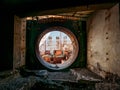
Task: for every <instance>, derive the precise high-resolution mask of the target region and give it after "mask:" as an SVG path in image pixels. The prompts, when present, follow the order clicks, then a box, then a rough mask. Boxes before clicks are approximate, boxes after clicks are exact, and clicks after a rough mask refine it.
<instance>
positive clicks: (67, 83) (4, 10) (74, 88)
mask: <svg viewBox="0 0 120 90" xmlns="http://www.w3.org/2000/svg"><path fill="white" fill-rule="evenodd" d="M119 8H120V3H119V0H66V1H65V0H52V1H50V0H42V1H41V0H1V1H0V10H1V13H0V30H1V33H0V40H1V47H0V51H1V57H0V90H8V89H10V90H34V89H40V88H42V89H48V90H50V89H53V90H62V89H63V90H64V89H65V90H80V88H81V90H102V89H103V90H119V89H120V70H119V65H120V59H119V58H120V55H119V53H120V51H119V50H120V9H119ZM57 26H58V27H64V28H67V29H69V30H70V32H72V33H73V34H74V35H75V37H76V41H77V42H78V47H79V50H78V54H77V55H76V53H75V52H72V55H73V56H72V55H70V56H71V57H70V59H68V60H72V59H71V58H72V57H74V56H75V55H76V57H75V60H74V62H72V64H70V65H69V66H68V67H66V68H64V69H61V70H59V69H58V70H54V69H50V68H48V67H46V66H45V65H43V64H42V63H41V62H40V60H43V62H45V63H46V61H45V60H48V59H51V57H49V58H48V57H47V59H45V60H44V59H43V58H41V57H40V59H39V58H38V57H37V55H36V51H35V50H36V42H37V39H38V36H40V37H42V33H44V31H45V30H47V29H48V28H51V27H57ZM51 31H52V30H51ZM53 31H57V30H53ZM58 31H61V30H58ZM63 31H64V30H63ZM67 35H68V36H70V35H69V33H67ZM53 36H54V35H53ZM60 39H61V38H60ZM46 41H47V40H46ZM68 41H69V40H68ZM71 41H72V43H74V39H73V38H71ZM56 42H57V37H56ZM62 43H63V42H62ZM59 45H63V44H59ZM66 45H69V44H66ZM75 45H76V44H75ZM38 46H39V45H38ZM39 47H40V46H39ZM45 47H46V46H45ZM51 50H53V49H49V50H47V49H45V52H44V53H46V51H48V52H49V53H50V52H51ZM55 50H56V49H54V51H55ZM72 50H73V51H74V50H76V48H75V46H74V45H73V47H72ZM38 52H40V50H38ZM48 52H47V54H48ZM63 52H65V51H63V50H62V53H63ZM58 53H60V52H58ZM40 54H41V52H40ZM63 54H64V53H63ZM44 55H46V54H44ZM63 58H64V59H65V58H66V57H65V56H64V57H62V56H61V57H54V54H53V55H52V59H51V60H60V66H62V64H61V61H62V60H63ZM47 63H48V62H47ZM68 63H69V62H68ZM63 64H64V63H63ZM50 65H51V66H52V65H53V66H54V67H55V68H59V67H58V66H59V65H58V64H56V63H55V64H53V63H52V64H51V63H48V66H49V67H51V66H50ZM58 88H59V89H58Z"/></svg>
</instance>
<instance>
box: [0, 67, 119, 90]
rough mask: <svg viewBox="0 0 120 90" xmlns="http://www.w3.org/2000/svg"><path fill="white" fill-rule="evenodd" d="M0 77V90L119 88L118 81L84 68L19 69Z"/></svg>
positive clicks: (101, 89) (102, 89)
mask: <svg viewBox="0 0 120 90" xmlns="http://www.w3.org/2000/svg"><path fill="white" fill-rule="evenodd" d="M3 76H4V77H3ZM7 76H9V77H7ZM0 79H1V80H0V90H38V89H44V90H46V89H47V90H51V89H52V90H120V84H119V83H116V82H114V83H113V82H107V81H106V80H104V79H103V78H101V77H100V76H98V75H96V74H95V73H93V72H91V71H89V70H87V69H85V68H84V69H80V68H76V69H70V70H69V71H65V72H63V71H55V72H51V71H47V70H36V71H31V70H21V71H20V73H16V74H13V75H12V73H10V72H9V73H8V72H7V74H2V73H1V74H0Z"/></svg>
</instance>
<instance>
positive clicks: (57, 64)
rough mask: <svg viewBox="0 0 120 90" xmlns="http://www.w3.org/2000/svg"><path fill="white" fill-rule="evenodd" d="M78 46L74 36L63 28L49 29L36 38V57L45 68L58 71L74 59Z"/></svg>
mask: <svg viewBox="0 0 120 90" xmlns="http://www.w3.org/2000/svg"><path fill="white" fill-rule="evenodd" d="M78 51H79V46H78V42H77V39H76V37H75V35H74V34H73V33H72V32H71V31H70V30H69V29H67V28H64V27H59V26H58V27H51V28H48V29H46V30H44V32H43V33H42V34H40V35H39V36H38V40H37V44H36V55H37V58H38V59H39V61H40V62H41V63H42V64H43V65H44V66H45V67H47V68H49V69H53V70H60V69H65V68H67V67H69V66H70V65H71V64H72V63H73V62H74V61H75V59H76V57H77V54H78Z"/></svg>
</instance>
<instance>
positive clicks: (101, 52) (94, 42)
mask: <svg viewBox="0 0 120 90" xmlns="http://www.w3.org/2000/svg"><path fill="white" fill-rule="evenodd" d="M87 35H88V37H87V42H88V43H87V67H88V68H89V69H90V70H91V71H93V72H95V73H97V74H99V75H101V76H102V77H105V76H106V74H107V73H108V72H109V73H113V74H118V75H119V76H120V69H119V67H120V22H119V4H117V5H115V6H114V7H112V8H110V9H106V10H100V11H97V12H95V13H94V14H93V15H92V16H90V17H89V19H88V21H87ZM106 72H107V73H106Z"/></svg>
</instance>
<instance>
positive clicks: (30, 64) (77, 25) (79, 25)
mask: <svg viewBox="0 0 120 90" xmlns="http://www.w3.org/2000/svg"><path fill="white" fill-rule="evenodd" d="M52 26H62V27H65V28H68V29H70V30H71V31H72V32H73V33H74V34H75V36H76V37H77V39H78V42H79V47H80V50H79V55H78V57H77V59H76V61H75V62H74V63H73V64H72V65H71V66H70V67H69V68H75V67H86V22H85V21H72V20H64V21H56V20H55V21H52V22H47V21H46V22H43V23H41V21H35V20H28V21H27V33H26V34H27V35H26V40H27V43H26V48H27V51H26V67H27V68H29V69H45V67H44V66H43V65H41V64H40V62H39V60H38V59H37V57H36V54H35V44H36V40H37V37H38V36H39V35H40V34H41V33H42V32H43V31H44V30H46V29H47V28H49V27H52Z"/></svg>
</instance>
